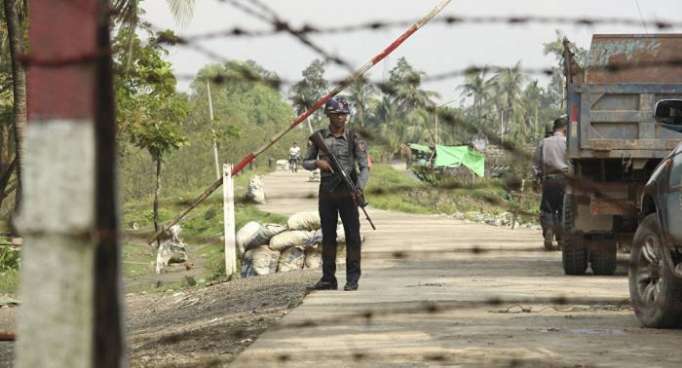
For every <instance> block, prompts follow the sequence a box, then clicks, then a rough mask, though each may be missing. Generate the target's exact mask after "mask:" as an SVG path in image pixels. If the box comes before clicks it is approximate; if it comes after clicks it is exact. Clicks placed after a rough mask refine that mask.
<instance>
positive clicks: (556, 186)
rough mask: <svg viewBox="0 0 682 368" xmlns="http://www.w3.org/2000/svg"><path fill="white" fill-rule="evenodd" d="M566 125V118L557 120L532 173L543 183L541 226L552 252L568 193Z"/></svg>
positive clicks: (547, 245) (534, 160)
mask: <svg viewBox="0 0 682 368" xmlns="http://www.w3.org/2000/svg"><path fill="white" fill-rule="evenodd" d="M566 125H567V121H566V118H565V117H560V118H558V119H556V120H555V121H554V126H553V134H552V135H551V136H549V137H547V138H545V139H543V140H542V141H540V144H539V145H538V147H537V149H536V150H535V157H534V159H533V171H534V174H535V177H536V178H537V179H538V180H540V182H541V183H542V199H541V201H540V224H541V225H542V236H543V238H544V239H545V249H548V250H549V249H552V247H553V240H554V237H555V235H559V234H557V233H556V230H555V229H556V228H557V227H558V226H559V224H560V219H561V213H562V210H563V201H564V191H565V190H566V174H567V173H568V161H567V160H566Z"/></svg>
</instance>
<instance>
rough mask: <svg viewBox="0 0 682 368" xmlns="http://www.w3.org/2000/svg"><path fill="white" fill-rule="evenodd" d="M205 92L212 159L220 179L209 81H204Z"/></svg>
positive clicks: (217, 176)
mask: <svg viewBox="0 0 682 368" xmlns="http://www.w3.org/2000/svg"><path fill="white" fill-rule="evenodd" d="M206 94H207V95H208V117H209V119H210V120H211V133H212V134H213V160H214V161H215V175H216V178H218V179H220V178H222V177H223V175H222V173H221V170H220V160H219V159H218V142H217V139H216V133H215V129H213V124H214V123H213V98H211V81H208V80H207V81H206Z"/></svg>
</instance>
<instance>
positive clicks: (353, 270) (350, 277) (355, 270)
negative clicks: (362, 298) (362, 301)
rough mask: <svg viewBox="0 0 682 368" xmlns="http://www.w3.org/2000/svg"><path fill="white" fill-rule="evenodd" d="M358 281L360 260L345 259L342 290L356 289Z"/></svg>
mask: <svg viewBox="0 0 682 368" xmlns="http://www.w3.org/2000/svg"><path fill="white" fill-rule="evenodd" d="M358 281H360V261H359V260H346V285H345V286H344V287H343V290H345V291H355V290H357V289H358Z"/></svg>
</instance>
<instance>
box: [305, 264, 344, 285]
mask: <svg viewBox="0 0 682 368" xmlns="http://www.w3.org/2000/svg"><path fill="white" fill-rule="evenodd" d="M335 275H336V257H330V256H323V257H322V279H320V281H318V282H317V283H316V284H315V285H313V286H311V287H309V288H308V290H336V289H338V288H339V286H338V283H337V281H336V276H335Z"/></svg>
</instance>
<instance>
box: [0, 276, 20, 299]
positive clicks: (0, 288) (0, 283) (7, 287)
mask: <svg viewBox="0 0 682 368" xmlns="http://www.w3.org/2000/svg"><path fill="white" fill-rule="evenodd" d="M18 288H19V270H9V271H4V272H0V294H10V295H16V293H17V289H18Z"/></svg>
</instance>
